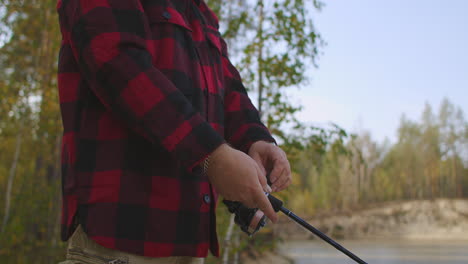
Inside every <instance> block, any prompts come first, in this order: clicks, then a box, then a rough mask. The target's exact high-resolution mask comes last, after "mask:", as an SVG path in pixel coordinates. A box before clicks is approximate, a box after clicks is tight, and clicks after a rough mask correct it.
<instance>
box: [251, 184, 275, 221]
mask: <svg viewBox="0 0 468 264" xmlns="http://www.w3.org/2000/svg"><path fill="white" fill-rule="evenodd" d="M254 202H255V203H256V204H257V207H258V209H260V210H261V211H262V212H263V213H264V214H265V215H266V216H267V217H268V218H269V219H270V220H271V221H272V222H273V223H276V221H278V215H277V214H276V213H275V211H274V210H273V206H272V205H271V203H270V201H269V200H268V197H267V196H266V195H265V193H263V192H261V191H257V192H255V193H254Z"/></svg>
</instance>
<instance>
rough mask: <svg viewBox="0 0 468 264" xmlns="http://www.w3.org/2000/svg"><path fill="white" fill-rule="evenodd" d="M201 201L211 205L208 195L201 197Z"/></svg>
mask: <svg viewBox="0 0 468 264" xmlns="http://www.w3.org/2000/svg"><path fill="white" fill-rule="evenodd" d="M203 201H205V203H207V204H209V203H211V197H210V195H209V194H205V195H203Z"/></svg>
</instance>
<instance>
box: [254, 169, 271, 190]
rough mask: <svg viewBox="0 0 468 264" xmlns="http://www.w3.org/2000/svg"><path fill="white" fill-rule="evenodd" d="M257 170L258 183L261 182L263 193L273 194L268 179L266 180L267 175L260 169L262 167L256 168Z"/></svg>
mask: <svg viewBox="0 0 468 264" xmlns="http://www.w3.org/2000/svg"><path fill="white" fill-rule="evenodd" d="M256 169H257V177H258V181H259V182H260V185H261V186H262V188H263V191H264V192H267V193H271V192H272V191H273V190H272V189H271V187H270V186H269V185H268V183H267V178H266V175H265V173H264V172H262V169H261V168H260V166H256Z"/></svg>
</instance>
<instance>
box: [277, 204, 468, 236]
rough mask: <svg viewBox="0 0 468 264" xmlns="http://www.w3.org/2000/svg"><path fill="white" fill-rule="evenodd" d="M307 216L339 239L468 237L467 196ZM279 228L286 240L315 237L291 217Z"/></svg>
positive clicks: (313, 222)
mask: <svg viewBox="0 0 468 264" xmlns="http://www.w3.org/2000/svg"><path fill="white" fill-rule="evenodd" d="M283 220H286V219H283ZM307 220H308V221H309V222H310V223H311V224H312V225H314V226H315V227H317V228H318V229H320V230H321V231H322V232H325V233H326V234H328V235H329V236H331V237H333V238H336V239H361V238H396V239H400V238H401V239H463V240H465V239H466V240H468V200H461V199H457V200H449V199H437V200H434V201H429V200H418V201H408V202H401V203H396V202H395V203H389V204H385V205H382V206H379V207H376V208H372V209H365V210H360V211H355V212H352V213H346V214H338V215H334V216H328V217H321V218H309V219H307ZM276 232H277V234H279V235H280V236H281V237H283V238H284V239H286V240H297V239H309V238H310V239H313V238H314V236H313V235H311V234H309V233H307V232H308V231H306V230H304V229H302V228H301V227H299V226H298V225H296V224H295V223H293V222H292V221H288V220H286V221H283V225H281V226H278V227H276Z"/></svg>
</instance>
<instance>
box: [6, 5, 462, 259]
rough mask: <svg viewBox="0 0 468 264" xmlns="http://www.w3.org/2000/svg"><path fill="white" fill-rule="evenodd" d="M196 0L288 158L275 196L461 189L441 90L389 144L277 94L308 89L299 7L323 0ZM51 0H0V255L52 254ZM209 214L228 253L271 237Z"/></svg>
mask: <svg viewBox="0 0 468 264" xmlns="http://www.w3.org/2000/svg"><path fill="white" fill-rule="evenodd" d="M207 3H208V4H209V5H210V6H211V7H212V8H213V10H214V11H215V12H216V13H217V14H218V16H219V19H220V25H221V30H222V33H223V36H224V37H225V39H226V40H227V42H228V43H229V47H230V56H231V57H232V58H233V60H234V62H235V64H236V65H237V66H238V67H239V69H241V74H242V76H243V79H244V83H245V85H246V86H247V87H248V88H249V89H250V93H251V94H252V95H253V96H254V97H253V98H255V99H256V100H255V101H256V105H257V106H258V108H259V109H260V110H261V113H262V119H263V120H264V121H265V123H266V124H267V125H268V127H269V128H270V130H271V131H272V132H273V133H274V135H275V137H276V138H277V139H278V141H279V142H280V143H281V146H282V148H283V149H284V150H285V151H286V152H287V154H288V157H289V159H290V161H291V165H292V169H293V171H294V182H293V184H292V186H291V187H290V188H289V189H288V190H287V191H285V192H283V193H281V194H280V196H281V198H283V199H284V200H285V201H287V203H288V206H289V207H291V208H292V209H293V210H295V211H296V212H297V214H300V215H304V216H312V215H316V214H322V213H334V212H340V211H343V210H349V209H353V208H363V207H366V206H369V205H373V204H376V203H382V202H388V201H402V200H413V199H435V198H440V197H444V198H467V196H468V122H467V121H466V119H465V116H464V113H463V111H462V110H461V108H460V107H458V106H456V105H454V104H452V103H451V102H450V101H449V100H448V99H441V104H440V106H439V108H437V109H434V107H433V106H431V105H429V104H427V105H426V107H425V109H424V110H423V112H422V113H421V117H420V119H418V120H410V119H408V118H406V117H405V116H404V115H403V114H402V117H401V120H400V125H399V128H398V131H397V135H398V136H397V140H396V142H395V143H390V142H388V141H386V142H376V141H375V140H373V139H372V136H371V135H370V133H368V132H362V133H360V134H348V133H347V132H346V131H345V130H343V129H342V128H340V127H339V126H338V125H335V124H333V123H330V124H329V125H325V126H310V125H308V124H304V123H301V122H300V121H299V120H297V118H296V114H297V112H298V111H300V110H301V106H300V105H299V106H298V105H296V104H293V103H292V102H291V100H290V99H289V97H288V96H286V95H287V91H288V90H289V89H291V88H293V87H303V88H304V89H308V87H307V84H308V79H309V78H308V77H307V76H305V68H306V65H315V66H316V67H318V66H319V65H317V58H318V56H319V55H320V54H321V50H322V48H323V47H324V46H325V45H326V42H325V40H324V39H323V37H322V36H321V35H320V34H319V31H318V30H317V29H316V28H315V27H314V24H313V21H312V19H311V17H312V16H310V12H312V11H318V10H321V9H322V8H323V3H321V2H319V1H308V2H306V1H302V0H276V1H263V0H255V1H254V0H252V1H246V0H232V1H221V0H209V1H207ZM55 6H56V0H30V1H20V0H13V1H11V0H2V1H0V93H1V97H0V149H1V150H2V151H1V152H0V194H1V196H0V221H1V222H0V224H1V226H0V232H1V233H0V263H30V262H32V260H33V259H34V263H56V262H59V261H60V260H63V259H64V252H65V243H63V242H61V241H60V238H59V230H60V229H59V223H60V208H61V201H60V195H61V193H60V192H61V189H60V180H61V171H60V146H61V133H62V124H61V116H60V108H59V104H58V94H57V92H58V91H57V80H56V72H57V58H58V52H59V46H60V41H61V39H60V32H59V28H58V18H57V14H56V11H55ZM325 33H326V32H325ZM238 40H242V41H238ZM218 215H219V220H220V221H219V234H220V241H224V237H225V235H226V233H230V238H233V239H229V241H231V240H234V241H235V243H234V244H233V245H232V244H231V245H230V250H229V252H228V253H229V254H228V255H226V256H227V258H228V259H231V260H232V259H235V256H236V255H237V253H238V252H242V251H249V250H252V249H253V248H263V249H271V248H272V247H274V241H276V240H275V239H273V240H270V239H267V238H265V239H263V240H262V235H260V236H258V237H257V238H253V239H248V238H246V236H243V235H241V234H240V232H239V231H238V230H237V229H234V231H233V232H227V231H228V230H229V226H230V224H229V223H230V218H229V215H228V213H227V212H226V210H225V208H224V207H223V206H220V210H219V212H218ZM231 231H232V230H231ZM268 235H270V234H268ZM273 235H274V234H273ZM271 241H273V242H271ZM209 261H210V262H214V261H215V260H212V259H210V260H209Z"/></svg>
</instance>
